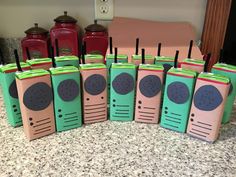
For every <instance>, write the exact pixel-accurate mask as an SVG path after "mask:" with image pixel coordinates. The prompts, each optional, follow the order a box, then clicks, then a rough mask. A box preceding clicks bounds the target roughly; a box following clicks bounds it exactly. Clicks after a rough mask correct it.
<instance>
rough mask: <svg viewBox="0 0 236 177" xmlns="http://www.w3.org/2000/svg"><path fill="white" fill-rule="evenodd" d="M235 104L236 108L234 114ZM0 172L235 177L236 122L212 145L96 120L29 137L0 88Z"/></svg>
mask: <svg viewBox="0 0 236 177" xmlns="http://www.w3.org/2000/svg"><path fill="white" fill-rule="evenodd" d="M235 113H236V106H235V108H234V113H233V114H234V115H235ZM0 147H1V150H0V177H5V176H14V177H17V176H24V177H26V176H27V177H28V176H43V177H45V176H62V177H66V176H96V177H100V176H101V177H106V176H175V177H176V176H197V177H199V176H222V177H226V176H236V126H235V125H232V124H228V125H226V126H224V127H223V128H222V131H221V135H220V138H219V140H218V141H217V142H215V143H214V144H209V143H206V142H203V141H200V140H197V139H194V138H191V137H189V136H187V135H186V134H180V133H176V132H173V131H169V130H166V129H163V128H161V127H160V126H159V125H147V124H141V123H135V122H127V123H121V122H110V121H106V122H103V123H97V124H92V125H87V126H83V127H82V128H78V129H74V130H71V131H66V132H63V133H56V134H53V135H50V136H47V137H44V138H41V139H38V140H34V141H31V142H29V141H28V140H27V139H26V138H25V136H24V133H23V129H22V127H19V128H12V127H10V126H9V125H8V124H7V121H6V113H5V108H4V105H3V101H2V94H1V92H0Z"/></svg>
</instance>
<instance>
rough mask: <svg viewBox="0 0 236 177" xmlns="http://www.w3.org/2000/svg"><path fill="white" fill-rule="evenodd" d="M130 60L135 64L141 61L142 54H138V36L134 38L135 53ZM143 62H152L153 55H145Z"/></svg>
mask: <svg viewBox="0 0 236 177" xmlns="http://www.w3.org/2000/svg"><path fill="white" fill-rule="evenodd" d="M131 62H132V63H134V64H135V65H136V66H138V65H139V64H141V63H142V55H139V38H136V47H135V54H134V55H132V56H131ZM145 64H154V57H153V56H152V55H145Z"/></svg>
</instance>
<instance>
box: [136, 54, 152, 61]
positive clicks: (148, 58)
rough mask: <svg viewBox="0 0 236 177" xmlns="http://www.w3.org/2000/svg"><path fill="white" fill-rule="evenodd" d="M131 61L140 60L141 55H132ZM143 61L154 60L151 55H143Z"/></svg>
mask: <svg viewBox="0 0 236 177" xmlns="http://www.w3.org/2000/svg"><path fill="white" fill-rule="evenodd" d="M132 59H133V60H141V59H142V55H132ZM145 60H154V57H153V56H152V55H145Z"/></svg>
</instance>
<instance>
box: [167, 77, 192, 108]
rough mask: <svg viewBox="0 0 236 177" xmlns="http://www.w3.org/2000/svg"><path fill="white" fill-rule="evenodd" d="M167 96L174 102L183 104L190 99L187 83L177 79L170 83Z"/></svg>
mask: <svg viewBox="0 0 236 177" xmlns="http://www.w3.org/2000/svg"><path fill="white" fill-rule="evenodd" d="M167 96H168V98H169V99H170V100H171V101H173V102H174V103H176V104H183V103H185V102H186V101H187V100H188V98H189V96H190V93H189V89H188V87H187V85H186V84H185V83H183V82H179V81H176V82H172V83H171V84H169V85H168V87H167Z"/></svg>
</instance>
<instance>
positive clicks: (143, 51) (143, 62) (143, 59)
mask: <svg viewBox="0 0 236 177" xmlns="http://www.w3.org/2000/svg"><path fill="white" fill-rule="evenodd" d="M142 64H145V49H142Z"/></svg>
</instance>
